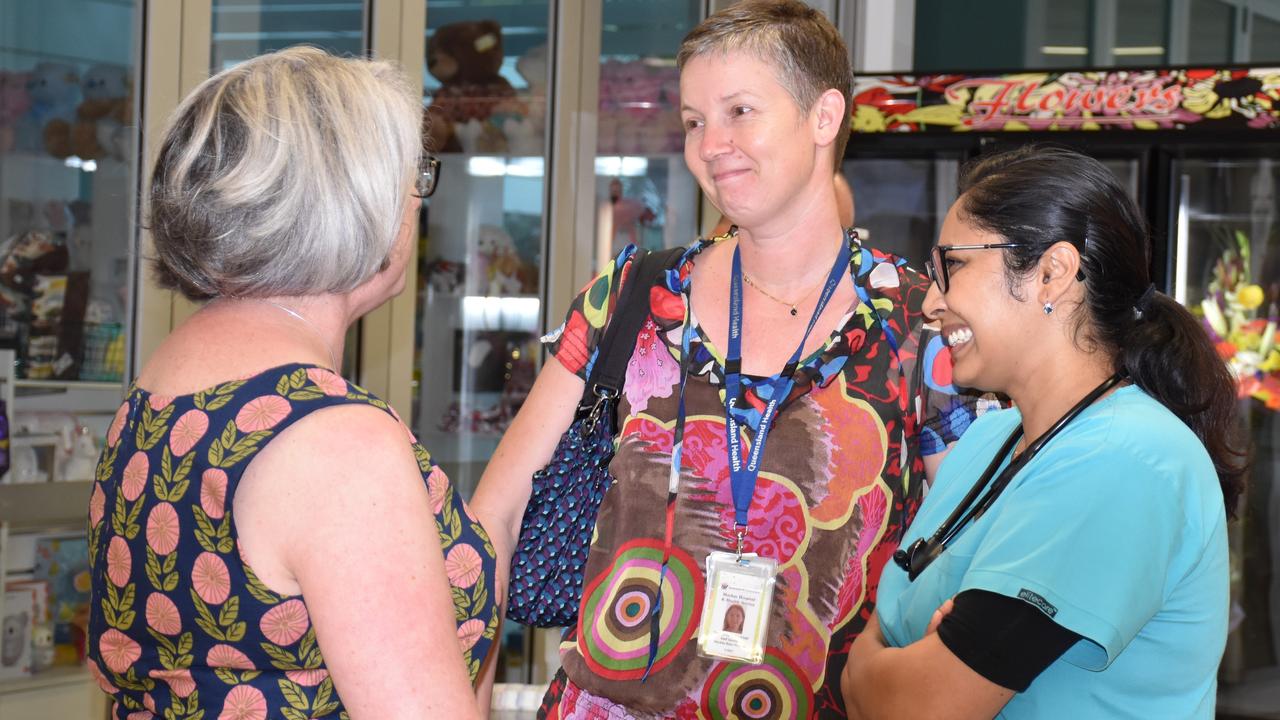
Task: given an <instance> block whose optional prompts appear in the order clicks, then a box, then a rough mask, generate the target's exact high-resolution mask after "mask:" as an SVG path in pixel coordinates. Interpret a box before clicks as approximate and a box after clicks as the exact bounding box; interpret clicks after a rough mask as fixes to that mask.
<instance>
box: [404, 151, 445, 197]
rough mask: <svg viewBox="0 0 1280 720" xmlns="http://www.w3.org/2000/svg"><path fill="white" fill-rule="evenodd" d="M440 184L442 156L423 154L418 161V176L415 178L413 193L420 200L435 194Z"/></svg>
mask: <svg viewBox="0 0 1280 720" xmlns="http://www.w3.org/2000/svg"><path fill="white" fill-rule="evenodd" d="M439 184H440V158H438V157H436V156H435V155H423V156H422V159H420V160H419V161H418V176H417V177H416V178H414V181H413V189H414V192H413V193H411V194H412V195H413V196H414V197H416V198H418V199H419V200H426V199H427V198H429V197H431V196H432V195H433V194H435V191H436V186H437V185H439Z"/></svg>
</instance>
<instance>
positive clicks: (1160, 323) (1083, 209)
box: [959, 145, 1248, 517]
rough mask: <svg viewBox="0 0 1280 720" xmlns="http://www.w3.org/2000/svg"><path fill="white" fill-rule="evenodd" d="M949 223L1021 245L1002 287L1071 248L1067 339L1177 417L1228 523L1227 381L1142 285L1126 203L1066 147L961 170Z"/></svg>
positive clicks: (1234, 488) (1141, 252)
mask: <svg viewBox="0 0 1280 720" xmlns="http://www.w3.org/2000/svg"><path fill="white" fill-rule="evenodd" d="M959 190H960V193H961V195H962V197H961V202H962V205H961V208H960V209H961V217H962V218H963V219H964V220H965V221H966V222H967V223H969V224H971V225H973V226H974V227H976V228H980V229H982V230H986V231H988V232H993V233H996V234H997V235H1000V236H1002V237H1004V238H1005V239H1006V240H1008V241H1009V242H1016V243H1022V244H1023V245H1022V246H1020V247H1017V248H1011V249H1009V250H1007V251H1006V252H1005V253H1004V262H1005V272H1006V276H1007V278H1008V280H1009V284H1010V287H1011V288H1012V287H1013V286H1014V284H1015V282H1016V281H1019V280H1021V279H1022V278H1024V277H1026V275H1027V273H1029V272H1031V271H1032V269H1033V268H1035V267H1036V265H1037V263H1039V261H1040V257H1041V256H1042V255H1043V254H1044V253H1045V252H1046V251H1047V250H1048V249H1049V248H1050V247H1051V246H1052V245H1054V244H1055V243H1058V242H1067V243H1070V244H1072V245H1074V246H1075V247H1076V249H1077V250H1079V252H1080V258H1081V260H1080V262H1081V270H1082V273H1083V276H1084V277H1083V282H1084V285H1085V292H1084V304H1083V306H1082V308H1083V309H1084V310H1085V312H1079V313H1077V314H1076V318H1075V320H1076V338H1077V342H1078V343H1080V344H1081V346H1082V347H1083V348H1084V349H1086V350H1090V351H1093V350H1099V351H1102V352H1106V353H1109V354H1110V355H1111V356H1112V360H1113V363H1114V366H1115V367H1116V368H1117V369H1122V370H1123V371H1124V372H1125V373H1126V374H1127V375H1128V377H1129V379H1130V380H1131V381H1132V382H1133V383H1134V384H1135V385H1137V386H1138V387H1140V388H1142V389H1143V391H1145V392H1146V393H1147V394H1148V395H1150V396H1151V397H1153V398H1155V399H1156V400H1158V401H1159V402H1160V403H1161V404H1162V405H1164V406H1165V407H1167V408H1168V409H1169V411H1170V412H1172V413H1173V414H1174V415H1176V416H1178V418H1179V419H1181V420H1182V421H1183V422H1184V423H1186V424H1187V426H1188V427H1190V428H1191V430H1192V431H1193V432H1194V433H1195V434H1196V436H1197V437H1198V438H1200V441H1201V442H1202V443H1203V444H1204V447H1205V449H1206V450H1207V451H1208V453H1209V457H1210V458H1212V460H1213V464H1214V467H1215V468H1216V470H1217V473H1218V481H1219V483H1220V484H1221V486H1222V495H1223V500H1224V501H1225V503H1226V507H1227V513H1228V515H1230V516H1232V517H1234V516H1235V510H1236V505H1237V500H1238V498H1239V496H1240V492H1241V490H1242V489H1243V485H1244V476H1245V472H1246V471H1247V469H1248V451H1247V449H1246V446H1245V443H1244V442H1243V439H1242V438H1241V435H1240V432H1239V428H1240V425H1239V421H1238V419H1237V417H1236V385H1235V378H1234V376H1233V375H1232V373H1231V371H1230V369H1229V368H1228V367H1227V365H1226V363H1225V362H1224V361H1223V360H1222V359H1221V358H1220V357H1219V356H1218V354H1217V352H1216V351H1215V349H1214V347H1213V343H1212V342H1210V340H1209V337H1208V335H1207V334H1206V333H1205V331H1204V329H1203V328H1202V327H1201V326H1200V323H1199V321H1197V320H1196V318H1195V316H1193V315H1192V314H1191V313H1190V312H1189V311H1188V310H1187V309H1186V308H1184V307H1183V306H1182V305H1181V304H1179V303H1178V302H1177V301H1176V300H1174V299H1173V298H1171V297H1169V296H1167V295H1164V294H1162V293H1152V292H1148V288H1150V287H1151V280H1150V269H1149V268H1150V258H1151V242H1150V238H1149V235H1148V231H1147V224H1146V222H1145V220H1144V219H1143V217H1142V215H1141V214H1140V213H1139V211H1138V208H1137V205H1136V204H1135V203H1134V202H1133V200H1132V198H1130V197H1129V194H1128V193H1127V192H1126V191H1125V189H1124V188H1123V187H1122V186H1121V185H1120V184H1119V183H1118V182H1117V181H1116V179H1115V176H1114V175H1112V174H1111V172H1110V171H1109V170H1107V168H1106V167H1105V166H1104V165H1102V163H1100V162H1098V161H1097V160H1094V159H1093V158H1090V157H1088V156H1086V155H1081V154H1080V153H1077V152H1075V151H1072V150H1068V149H1065V148H1058V147H1050V146H1036V145H1031V146H1026V147H1022V148H1019V149H1017V150H1012V151H1009V152H1005V153H999V154H996V155H991V156H988V157H985V158H980V159H979V160H977V161H975V162H974V163H973V164H971V165H969V166H968V167H966V168H965V170H964V173H963V175H962V177H961V180H960V187H959Z"/></svg>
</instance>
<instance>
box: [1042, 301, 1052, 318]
mask: <svg viewBox="0 0 1280 720" xmlns="http://www.w3.org/2000/svg"><path fill="white" fill-rule="evenodd" d="M1044 314H1045V315H1052V314H1053V303H1051V302H1046V303H1045V304H1044Z"/></svg>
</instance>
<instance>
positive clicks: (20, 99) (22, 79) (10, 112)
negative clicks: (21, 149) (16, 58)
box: [0, 70, 31, 152]
mask: <svg viewBox="0 0 1280 720" xmlns="http://www.w3.org/2000/svg"><path fill="white" fill-rule="evenodd" d="M30 107H31V96H30V95H29V94H28V93H27V73H24V72H10V71H8V70H0V152H9V151H10V150H12V149H13V148H14V146H15V145H17V142H18V120H20V119H21V118H22V116H23V115H25V114H26V112H27V109H28V108H30Z"/></svg>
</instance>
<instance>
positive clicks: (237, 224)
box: [149, 47, 422, 300]
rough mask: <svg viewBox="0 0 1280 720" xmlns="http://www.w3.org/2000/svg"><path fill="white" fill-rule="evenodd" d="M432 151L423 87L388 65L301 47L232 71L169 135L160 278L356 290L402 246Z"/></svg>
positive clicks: (244, 293) (261, 293)
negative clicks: (409, 209)
mask: <svg viewBox="0 0 1280 720" xmlns="http://www.w3.org/2000/svg"><path fill="white" fill-rule="evenodd" d="M421 154H422V98H421V94H420V92H419V91H418V90H416V89H415V88H414V87H413V86H412V85H410V83H409V81H408V78H407V77H406V76H405V74H404V73H403V72H401V71H400V70H399V69H398V68H396V67H395V66H393V65H391V64H389V63H386V62H381V61H373V60H365V59H360V58H340V57H336V56H333V55H330V54H329V53H326V52H324V51H323V50H319V49H316V48H311V47H294V48H289V49H286V50H281V51H279V52H274V53H268V54H266V55H261V56H258V57H256V58H253V59H252V60H248V61H246V62H244V63H241V64H239V65H236V66H235V67H232V68H230V69H228V70H224V71H222V72H220V73H218V74H217V75H215V76H213V77H211V78H209V79H208V80H206V81H205V82H204V83H202V84H201V85H200V87H198V88H196V90H195V91H194V92H192V93H191V95H190V96H188V97H187V98H186V100H184V101H183V103H182V105H181V106H180V107H179V108H178V110H177V111H176V113H175V114H174V117H173V118H172V119H171V121H170V125H169V127H168V129H167V130H166V132H165V134H164V140H163V142H162V144H161V147H160V154H159V157H158V158H157V160H156V165H155V170H154V172H153V174H152V176H151V189H150V213H149V214H150V229H151V233H152V235H153V237H154V240H155V252H156V256H155V260H154V262H155V269H156V275H157V278H158V281H159V283H160V284H161V286H163V287H166V288H170V289H173V290H177V291H179V292H181V293H182V294H183V295H185V296H186V297H188V298H190V299H192V300H204V299H210V298H217V297H269V296H273V295H308V294H319V293H340V292H346V291H349V290H352V289H354V288H356V287H357V286H359V285H360V284H361V283H363V282H365V281H366V280H368V279H369V278H370V277H372V276H373V275H374V274H376V273H377V272H378V270H379V268H380V267H381V266H382V265H383V263H384V261H385V260H386V258H387V257H388V255H389V254H390V251H391V246H392V244H393V243H394V241H395V239H396V236H397V235H398V234H399V230H400V226H401V221H402V217H403V215H404V210H405V205H406V203H407V202H408V201H409V199H408V194H409V188H410V183H411V182H412V180H413V178H414V177H415V173H416V171H417V164H418V160H419V158H420V157H421Z"/></svg>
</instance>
